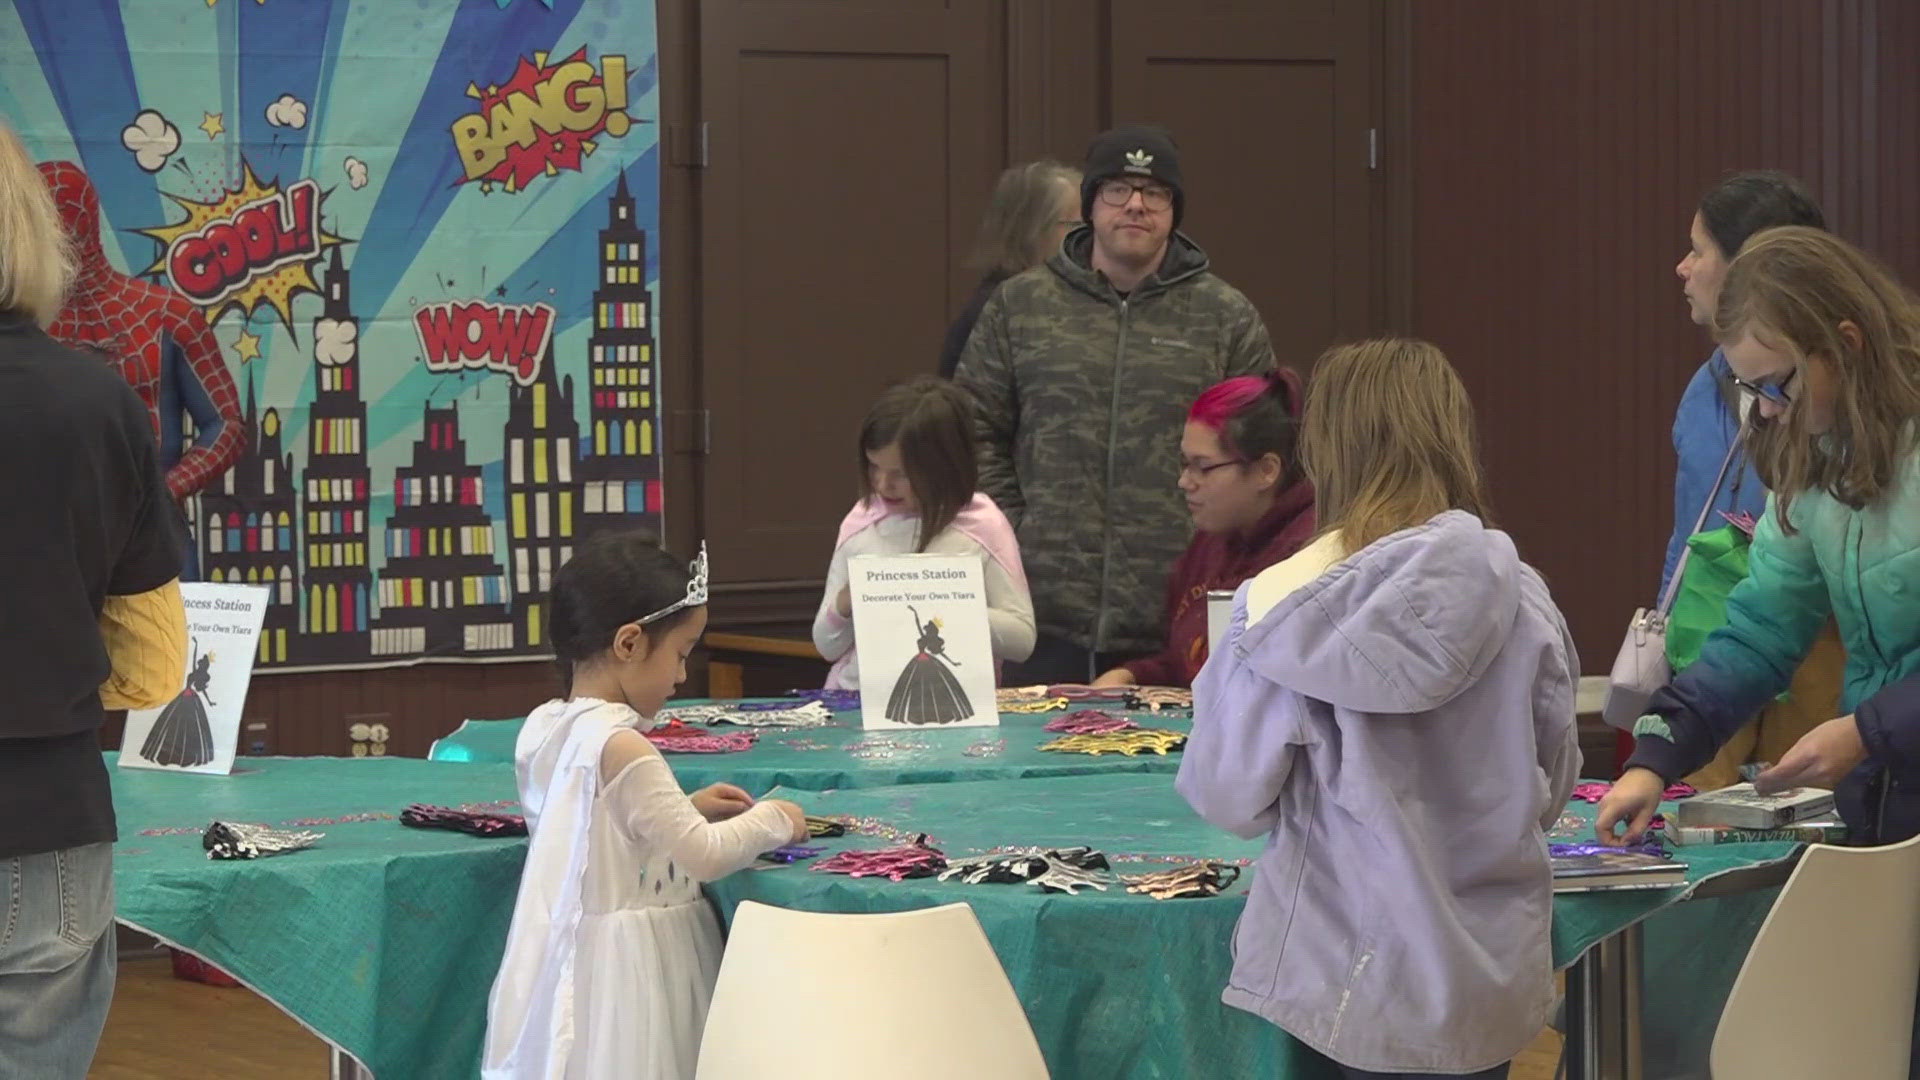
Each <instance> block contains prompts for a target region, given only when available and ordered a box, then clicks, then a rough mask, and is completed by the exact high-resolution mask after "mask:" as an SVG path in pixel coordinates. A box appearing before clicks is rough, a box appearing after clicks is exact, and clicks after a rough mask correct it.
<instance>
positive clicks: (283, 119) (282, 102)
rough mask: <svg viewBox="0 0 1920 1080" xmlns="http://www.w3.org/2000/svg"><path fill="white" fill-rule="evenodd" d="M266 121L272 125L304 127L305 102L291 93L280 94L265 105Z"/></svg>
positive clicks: (305, 117)
mask: <svg viewBox="0 0 1920 1080" xmlns="http://www.w3.org/2000/svg"><path fill="white" fill-rule="evenodd" d="M267 123H269V124H272V125H273V126H274V127H290V128H295V129H299V128H303V127H306V126H307V103H306V102H304V101H301V100H300V99H299V98H297V97H294V96H293V95H292V94H281V95H280V96H279V97H278V98H277V99H275V100H274V103H273V104H271V105H269V106H267Z"/></svg>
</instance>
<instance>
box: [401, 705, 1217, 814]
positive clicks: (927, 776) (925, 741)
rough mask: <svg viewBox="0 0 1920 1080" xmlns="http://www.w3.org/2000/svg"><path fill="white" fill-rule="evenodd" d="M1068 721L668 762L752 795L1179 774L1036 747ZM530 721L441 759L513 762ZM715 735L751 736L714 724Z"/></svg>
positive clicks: (1171, 762)
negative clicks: (1048, 726) (1050, 725)
mask: <svg viewBox="0 0 1920 1080" xmlns="http://www.w3.org/2000/svg"><path fill="white" fill-rule="evenodd" d="M1061 715H1062V714H1060V713H1048V714H1045V715H1041V716H1021V715H1016V714H1008V715H1006V716H1003V717H1001V718H1000V726H999V727H997V728H991V727H972V728H917V729H914V730H911V731H867V730H864V729H862V728H861V727H860V714H858V713H841V714H839V715H838V716H836V717H835V718H834V723H833V724H832V725H831V726H829V727H819V728H769V729H763V730H761V731H760V738H759V741H758V742H756V743H755V744H754V747H753V749H751V750H748V751H745V752H743V753H738V754H716V755H706V754H674V755H671V756H670V757H669V759H668V760H670V761H671V762H672V763H673V771H674V773H675V774H676V775H677V776H679V778H680V783H681V785H682V786H684V787H686V788H688V789H689V790H691V789H693V788H697V787H704V786H705V785H707V784H711V783H714V782H716V781H720V780H725V781H727V782H728V783H731V784H738V785H740V786H741V787H743V788H746V789H747V790H748V791H750V792H752V793H753V794H755V795H760V794H763V793H765V792H767V791H770V790H772V789H773V788H775V787H787V788H795V789H798V790H801V791H830V790H835V789H839V788H869V787H890V786H893V785H896V784H940V783H948V782H952V781H966V780H1014V779H1019V778H1026V777H1042V776H1095V775H1105V774H1109V773H1173V772H1176V771H1178V770H1179V768H1180V757H1179V755H1178V754H1173V755H1165V756H1163V755H1160V754H1141V755H1139V756H1137V757H1125V756H1122V755H1119V754H1102V755H1100V756H1099V757H1089V756H1088V755H1085V754H1059V753H1054V752H1052V751H1043V750H1041V749H1040V746H1041V744H1042V743H1046V742H1049V741H1051V740H1052V739H1054V738H1056V737H1057V736H1055V735H1054V734H1053V733H1052V732H1050V731H1043V730H1041V729H1042V727H1043V726H1044V725H1045V724H1046V723H1047V722H1048V721H1050V720H1056V719H1058V718H1059V717H1060V716H1061ZM1122 715H1126V716H1129V717H1132V718H1133V719H1134V720H1135V721H1136V722H1138V723H1139V724H1140V725H1141V726H1142V727H1160V728H1172V729H1173V730H1176V731H1187V730H1190V729H1191V728H1192V726H1193V722H1192V721H1191V720H1186V719H1176V718H1173V717H1163V716H1155V715H1153V714H1151V713H1125V714H1122ZM524 722H525V721H524V720H469V721H467V722H466V723H465V724H463V725H461V726H460V728H459V730H457V731H455V732H454V733H453V734H451V735H448V736H447V737H446V738H443V739H441V740H439V741H438V742H436V743H435V744H434V747H433V754H432V756H433V758H434V760H436V761H493V762H511V761H512V760H513V740H514V739H515V738H516V737H517V736H518V735H519V734H520V726H521V725H522V724H523V723H524ZM716 730H720V731H739V730H748V729H743V728H733V727H729V726H727V725H718V726H717V727H716Z"/></svg>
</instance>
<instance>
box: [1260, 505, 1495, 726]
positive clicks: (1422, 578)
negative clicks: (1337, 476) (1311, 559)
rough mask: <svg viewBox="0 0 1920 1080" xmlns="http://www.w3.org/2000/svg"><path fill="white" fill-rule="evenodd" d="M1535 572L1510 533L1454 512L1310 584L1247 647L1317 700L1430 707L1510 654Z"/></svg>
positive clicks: (1263, 668)
mask: <svg viewBox="0 0 1920 1080" xmlns="http://www.w3.org/2000/svg"><path fill="white" fill-rule="evenodd" d="M1525 572H1526V571H1525V569H1524V566H1523V564H1522V563H1521V562H1520V555H1519V552H1518V551H1516V550H1515V549H1514V546H1513V541H1512V540H1511V539H1509V538H1508V537H1507V534H1505V533H1503V532H1498V531H1496V530H1493V529H1489V528H1487V527H1486V526H1484V525H1482V524H1481V522H1480V519H1479V518H1477V517H1475V516H1473V515H1472V514H1469V513H1466V512H1464V511H1459V510H1450V511H1448V512H1446V513H1444V514H1441V515H1439V516H1438V517H1435V518H1434V519H1433V520H1431V521H1429V522H1427V523H1426V524H1425V525H1421V526H1418V527H1416V528H1412V529H1407V530H1404V531H1402V532H1398V533H1394V534H1393V535H1392V536H1389V537H1387V538H1385V539H1383V540H1380V541H1378V542H1376V543H1374V544H1372V545H1370V546H1368V547H1367V548H1366V549H1364V550H1362V551H1360V552H1358V553H1356V554H1354V555H1352V556H1350V557H1348V558H1347V559H1346V560H1345V561H1344V562H1341V563H1340V564H1339V565H1337V566H1335V567H1334V568H1333V569H1331V570H1329V571H1327V572H1326V573H1325V574H1323V575H1321V576H1320V577H1319V578H1318V579H1316V580H1314V581H1313V582H1312V583H1310V584H1308V585H1305V586H1303V587H1301V588H1300V589H1298V590H1297V591H1295V592H1294V593H1293V594H1292V595H1290V596H1288V597H1287V598H1286V599H1284V600H1282V601H1281V602H1280V603H1279V605H1278V606H1276V607H1275V608H1274V609H1273V610H1272V611H1270V612H1268V613H1267V614H1266V616H1265V617H1264V618H1262V619H1261V620H1260V621H1259V622H1258V623H1256V624H1254V625H1252V626H1249V627H1247V628H1246V630H1245V631H1244V633H1243V634H1242V635H1241V637H1240V641H1239V646H1238V647H1239V649H1240V651H1241V653H1242V654H1243V655H1244V657H1245V659H1246V663H1247V666H1248V667H1250V668H1252V669H1253V670H1254V671H1256V672H1258V673H1259V674H1260V675H1261V676H1262V677H1264V678H1267V679H1270V680H1272V681H1273V682H1275V683H1277V684H1279V685H1281V686H1285V687H1287V688H1288V689H1290V690H1294V691H1297V692H1299V693H1302V694H1305V695H1306V696H1308V697H1310V698H1315V699H1317V700H1320V701H1325V702H1328V703H1330V704H1333V705H1335V706H1338V707H1340V708H1344V709H1352V710H1356V711H1359V712H1371V713H1396V714H1399V713H1419V712H1427V711H1429V710H1431V709H1435V708H1438V707H1439V706H1441V705H1444V704H1445V703H1446V702H1448V701H1450V700H1452V699H1453V698H1454V697H1455V696H1456V695H1458V694H1459V693H1460V692H1461V691H1463V690H1465V689H1466V688H1467V687H1469V686H1471V685H1473V683H1474V682H1475V681H1477V680H1478V679H1479V678H1480V676H1481V675H1482V674H1483V673H1485V671H1486V669H1487V667H1488V665H1490V664H1491V663H1492V662H1493V660H1494V658H1495V657H1497V656H1498V655H1499V654H1500V650H1501V649H1502V648H1503V647H1504V646H1505V645H1506V642H1507V638H1508V636H1509V635H1510V634H1511V633H1512V631H1513V626H1514V621H1515V619H1516V617H1517V616H1518V613H1519V609H1520V585H1521V578H1522V575H1523V574H1524V573H1525ZM1243 596H1244V593H1243Z"/></svg>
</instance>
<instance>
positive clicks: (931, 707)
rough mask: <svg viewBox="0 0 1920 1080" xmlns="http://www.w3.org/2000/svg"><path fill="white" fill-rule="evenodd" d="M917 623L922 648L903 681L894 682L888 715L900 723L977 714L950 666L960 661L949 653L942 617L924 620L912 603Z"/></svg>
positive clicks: (934, 721)
mask: <svg viewBox="0 0 1920 1080" xmlns="http://www.w3.org/2000/svg"><path fill="white" fill-rule="evenodd" d="M907 610H908V611H909V612H912V613H913V622H914V625H916V626H918V627H920V642H919V647H920V651H919V652H917V653H915V654H914V656H913V659H911V660H909V661H907V667H906V670H905V671H902V672H901V673H900V681H898V682H896V683H894V684H893V695H892V696H891V697H889V698H888V699H887V719H889V720H892V721H893V722H895V723H898V724H951V723H953V722H954V721H956V720H965V719H966V718H967V717H969V716H972V715H973V706H972V705H971V704H969V703H968V701H967V692H966V691H965V690H962V689H961V688H960V680H959V679H956V678H954V677H953V672H952V671H949V670H948V669H947V665H948V664H952V665H953V666H954V667H959V666H960V662H959V661H958V660H955V659H953V658H951V657H949V656H948V655H947V643H946V640H945V639H943V638H942V637H941V636H940V620H939V619H937V618H934V619H928V620H927V621H925V622H921V621H920V612H919V611H917V610H915V609H914V608H913V607H912V606H908V608H907Z"/></svg>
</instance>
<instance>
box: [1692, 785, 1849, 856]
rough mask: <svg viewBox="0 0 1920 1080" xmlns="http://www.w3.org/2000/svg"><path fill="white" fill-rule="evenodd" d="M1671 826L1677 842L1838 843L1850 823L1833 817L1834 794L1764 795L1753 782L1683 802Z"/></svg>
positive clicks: (1798, 790)
mask: <svg viewBox="0 0 1920 1080" xmlns="http://www.w3.org/2000/svg"><path fill="white" fill-rule="evenodd" d="M1673 817H1674V820H1673V823H1672V825H1671V827H1669V828H1668V829H1667V833H1666V835H1667V839H1668V840H1669V841H1670V842H1672V843H1674V844H1682V845H1685V844H1742V843H1753V842H1756V841H1765V840H1791V841H1797V842H1800V843H1806V844H1838V843H1842V842H1844V841H1845V840H1846V838H1847V827H1846V826H1845V825H1843V824H1841V822H1840V819H1839V818H1838V817H1836V816H1835V815H1834V810H1833V792H1831V791H1825V790H1822V789H1820V788H1794V789H1791V790H1788V791H1783V792H1781V793H1779V794H1778V795H1761V794H1760V793H1758V792H1756V791H1754V790H1753V785H1752V784H1735V785H1734V786H1732V787H1729V788H1722V789H1720V790H1719V791H1709V792H1706V793H1705V794H1701V795H1695V796H1694V797H1692V798H1690V799H1686V800H1684V801H1682V802H1681V803H1680V809H1679V810H1678V811H1677V812H1675V813H1674V815H1673Z"/></svg>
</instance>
